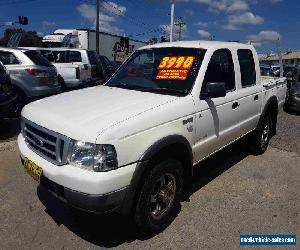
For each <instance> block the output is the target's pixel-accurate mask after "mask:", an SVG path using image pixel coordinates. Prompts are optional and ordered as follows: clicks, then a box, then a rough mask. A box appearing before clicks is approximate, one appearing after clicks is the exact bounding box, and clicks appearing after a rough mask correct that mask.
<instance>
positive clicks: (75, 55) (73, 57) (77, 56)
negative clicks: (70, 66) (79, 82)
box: [68, 51, 82, 63]
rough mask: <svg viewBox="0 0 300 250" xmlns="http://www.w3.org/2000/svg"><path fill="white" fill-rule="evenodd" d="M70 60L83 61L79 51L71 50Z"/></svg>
mask: <svg viewBox="0 0 300 250" xmlns="http://www.w3.org/2000/svg"><path fill="white" fill-rule="evenodd" d="M68 62H70V63H71V62H82V60H81V53H80V52H79V51H69V60H68Z"/></svg>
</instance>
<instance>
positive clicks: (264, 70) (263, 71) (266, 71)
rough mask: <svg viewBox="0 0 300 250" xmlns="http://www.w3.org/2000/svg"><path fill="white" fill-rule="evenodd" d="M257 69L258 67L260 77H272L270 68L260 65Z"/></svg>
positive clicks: (272, 73)
mask: <svg viewBox="0 0 300 250" xmlns="http://www.w3.org/2000/svg"><path fill="white" fill-rule="evenodd" d="M259 67H260V74H261V75H262V76H274V72H273V70H272V68H271V66H269V65H264V64H261V65H260V66H259Z"/></svg>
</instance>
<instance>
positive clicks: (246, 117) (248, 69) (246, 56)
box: [237, 49, 262, 134]
mask: <svg viewBox="0 0 300 250" xmlns="http://www.w3.org/2000/svg"><path fill="white" fill-rule="evenodd" d="M237 57H238V62H239V68H240V70H239V72H240V74H239V77H238V81H240V86H241V89H240V90H239V97H240V99H239V100H238V102H239V110H240V127H241V131H242V133H243V134H245V133H248V132H249V131H251V130H253V129H255V128H256V125H257V123H258V120H259V117H260V113H261V103H262V91H261V90H262V86H261V85H257V82H258V75H257V69H256V64H255V60H254V54H253V52H252V50H250V49H238V50H237Z"/></svg>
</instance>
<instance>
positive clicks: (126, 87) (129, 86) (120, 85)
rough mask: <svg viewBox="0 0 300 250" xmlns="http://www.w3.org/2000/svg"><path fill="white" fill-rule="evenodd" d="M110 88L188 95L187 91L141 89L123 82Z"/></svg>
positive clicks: (111, 85)
mask: <svg viewBox="0 0 300 250" xmlns="http://www.w3.org/2000/svg"><path fill="white" fill-rule="evenodd" d="M107 86H109V87H116V88H123V89H131V90H136V91H143V92H154V93H161V94H176V95H182V96H184V95H186V94H187V91H182V90H177V89H168V88H141V86H137V85H129V84H126V83H122V82H115V83H111V84H107Z"/></svg>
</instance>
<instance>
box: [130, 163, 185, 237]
mask: <svg viewBox="0 0 300 250" xmlns="http://www.w3.org/2000/svg"><path fill="white" fill-rule="evenodd" d="M182 183H183V174H182V164H181V162H180V161H178V160H175V159H168V160H164V161H162V162H161V163H158V164H156V165H155V166H154V168H153V169H152V170H151V172H150V173H149V175H148V177H147V178H146V180H145V183H144V185H143V187H142V189H141V192H140V195H139V198H138V202H137V205H136V211H135V215H134V219H135V222H136V224H137V226H138V227H139V229H140V230H141V232H142V233H145V234H155V233H158V232H160V231H161V230H162V229H164V228H165V227H167V226H168V225H169V224H170V223H171V222H172V220H173V219H174V218H175V216H176V214H177V213H176V212H177V211H178V210H177V208H179V206H180V203H179V201H180V194H181V190H182Z"/></svg>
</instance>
